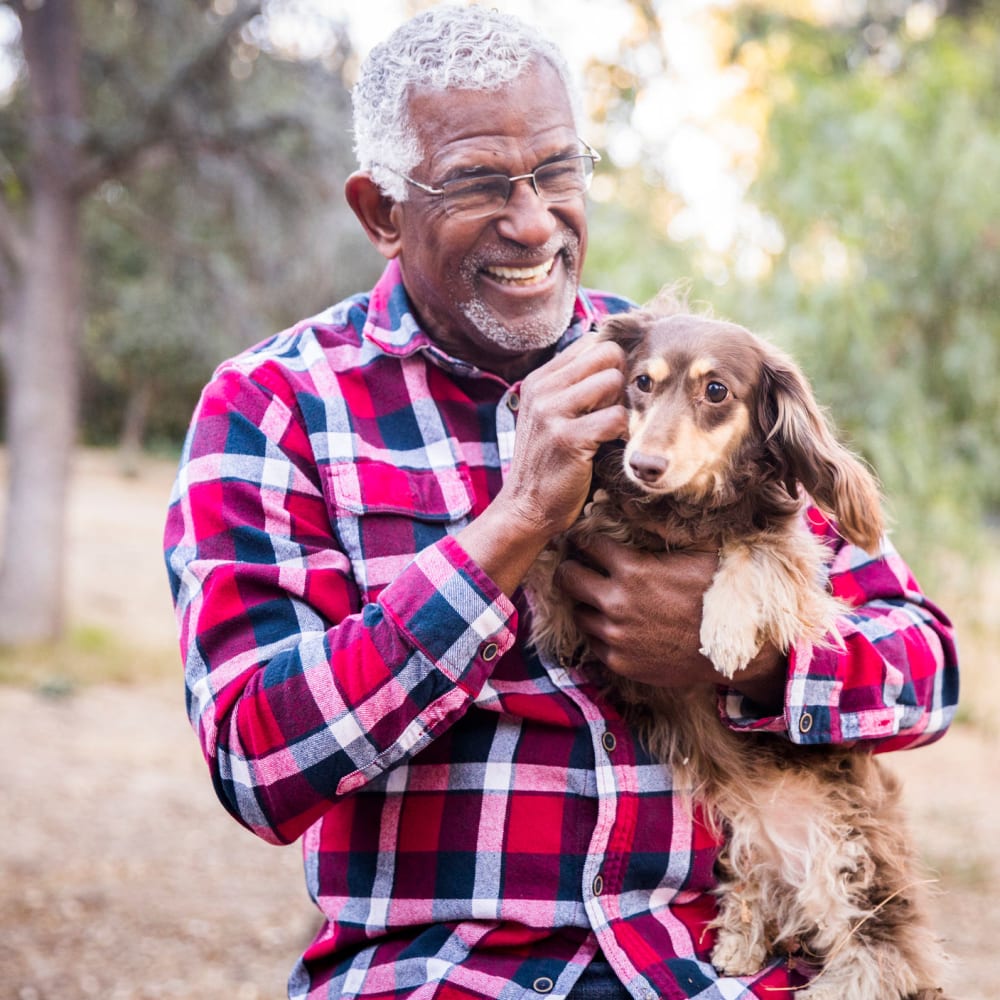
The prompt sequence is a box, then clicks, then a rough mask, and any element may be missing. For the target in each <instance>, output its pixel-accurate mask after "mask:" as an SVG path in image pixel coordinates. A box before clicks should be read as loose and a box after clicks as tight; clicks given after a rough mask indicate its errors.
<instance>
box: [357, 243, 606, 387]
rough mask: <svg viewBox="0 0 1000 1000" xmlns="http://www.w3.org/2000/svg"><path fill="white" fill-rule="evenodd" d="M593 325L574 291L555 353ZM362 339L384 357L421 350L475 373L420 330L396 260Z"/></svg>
mask: <svg viewBox="0 0 1000 1000" xmlns="http://www.w3.org/2000/svg"><path fill="white" fill-rule="evenodd" d="M596 322H597V314H596V312H595V310H594V306H593V304H592V303H591V301H590V297H589V296H588V295H587V292H586V290H585V289H582V288H581V289H579V290H578V291H577V296H576V303H575V305H574V307H573V320H572V322H571V323H570V326H569V328H568V329H567V330H566V332H565V333H564V334H563V335H562V337H560V339H559V342H558V343H557V345H556V351H557V352H558V351H561V350H563V348H565V347H567V346H569V344H571V343H573V341H574V340H576V339H577V338H578V337H580V336H581V335H582V334H583V333H584V332H586V331H587V330H589V329H592V328H593V327H594V325H595V324H596ZM363 335H364V337H365V338H366V339H368V340H369V341H371V342H372V343H373V344H375V345H377V346H378V347H379V348H381V350H383V351H385V352H386V354H392V355H394V356H396V357H409V356H410V355H411V354H415V353H416V352H417V351H422V350H423V351H428V352H429V353H431V354H433V355H434V356H435V357H436V358H437V359H439V360H440V361H442V362H444V363H446V364H449V365H450V366H453V367H455V368H456V369H457V370H461V371H464V372H466V373H469V372H473V371H477V370H478V369H476V368H475V366H473V365H470V364H469V363H468V362H466V361H460V360H459V359H457V358H453V357H451V356H450V355H449V354H448V353H447V352H445V351H443V350H442V349H441V348H440V347H439V346H438V345H437V344H435V343H434V341H433V340H432V339H431V337H430V336H429V335H428V334H427V333H426V332H425V331H424V330H423V329H422V328H421V326H420V323H419V321H418V320H417V317H416V316H415V315H414V312H413V308H412V306H411V304H410V299H409V296H408V295H407V294H406V289H405V288H404V287H403V275H402V272H401V271H400V268H399V262H398V261H397V260H391V261H389V263H388V264H387V265H386V268H385V270H384V271H383V272H382V276H381V278H379V280H378V282H377V284H376V285H375V287H374V288H373V289H372V293H371V296H370V297H369V300H368V316H367V319H366V321H365V328H364V333H363Z"/></svg>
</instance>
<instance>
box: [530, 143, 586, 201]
mask: <svg viewBox="0 0 1000 1000" xmlns="http://www.w3.org/2000/svg"><path fill="white" fill-rule="evenodd" d="M593 176H594V161H593V160H592V159H591V158H590V157H589V156H587V155H585V154H584V155H581V156H567V157H566V159H564V160H555V161H554V162H553V163H546V164H543V165H542V166H540V167H539V168H538V169H537V170H536V171H535V187H536V188H537V190H538V193H539V194H540V195H541V196H542V197H543V198H544V199H545V200H546V201H567V200H569V199H570V198H576V197H578V196H579V195H581V194H583V193H584V191H586V190H587V188H589V187H590V179H591V178H592V177H593Z"/></svg>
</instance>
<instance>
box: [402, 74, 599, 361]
mask: <svg viewBox="0 0 1000 1000" xmlns="http://www.w3.org/2000/svg"><path fill="white" fill-rule="evenodd" d="M410 112H411V117H412V120H413V123H414V126H415V129H416V132H417V138H418V141H419V144H420V148H421V149H422V150H424V158H423V160H422V161H421V162H420V163H419V164H418V165H417V166H416V167H414V168H413V170H412V171H411V174H410V175H411V176H412V177H413V178H414V179H415V180H417V181H420V182H421V183H423V184H427V185H429V186H432V187H437V186H439V185H440V184H442V183H443V182H445V181H449V180H453V179H455V178H458V177H464V176H470V175H475V174H477V173H500V174H505V175H507V176H518V175H521V174H527V173H530V172H531V171H532V170H534V169H535V168H536V167H538V166H540V165H541V164H543V163H546V162H549V161H551V160H553V159H557V158H558V157H560V156H567V155H573V154H574V153H579V152H582V151H583V150H582V148H581V145H580V142H579V140H578V138H577V136H576V132H575V129H574V125H573V112H572V107H571V104H570V100H569V96H568V95H567V93H566V90H565V87H564V86H563V83H562V81H561V80H560V78H559V75H558V74H557V73H556V71H555V70H554V69H553V68H552V67H551V66H550V65H548V64H547V63H536V64H535V65H534V66H532V67H531V68H529V69H528V70H527V71H525V72H524V73H523V74H522V75H521V76H520V77H519V78H518V79H516V80H514V81H513V82H512V83H510V84H509V85H507V86H505V87H503V88H501V89H499V90H495V91H472V90H455V91H444V92H441V91H427V90H423V91H416V92H415V93H414V94H412V95H411V97H410ZM393 213H394V216H395V221H396V223H397V225H398V227H399V234H400V240H399V250H398V257H399V262H400V267H401V269H402V273H403V282H404V285H405V286H406V290H407V293H408V294H409V296H410V299H411V301H412V302H413V305H414V307H415V309H416V311H417V314H418V315H419V317H420V319H421V322H422V324H423V326H424V328H425V329H426V330H427V332H428V333H429V334H430V335H431V336H432V337H433V338H434V340H435V341H436V342H437V343H439V344H440V345H441V346H442V347H444V348H445V349H446V350H449V351H450V352H452V353H453V354H455V355H456V356H457V357H460V358H462V359H463V360H466V361H470V362H472V363H474V364H477V365H479V366H481V367H483V368H486V369H488V370H492V371H496V372H498V373H499V374H502V375H505V376H507V377H509V378H511V379H513V378H516V377H520V376H521V375H523V374H525V373H526V372H527V371H528V370H530V369H531V368H533V367H534V366H535V364H536V363H537V362H538V361H540V360H541V359H542V357H544V356H545V354H546V353H547V352H548V350H549V349H550V348H551V347H552V345H553V344H555V342H556V341H557V340H558V339H559V337H560V336H561V335H562V333H563V331H564V330H565V329H566V327H567V326H568V325H569V322H570V319H571V318H572V315H573V305H574V302H575V299H576V291H577V287H578V285H579V281H580V272H581V270H582V267H583V258H584V253H585V251H586V240H587V223H586V214H585V199H584V196H583V195H582V194H581V195H579V196H578V197H574V198H572V199H571V200H570V201H564V202H559V203H557V204H550V203H545V202H543V201H542V200H541V199H540V198H539V197H538V195H537V194H535V191H534V189H533V187H532V185H531V182H530V180H524V181H518V182H517V183H516V184H515V185H514V187H513V189H512V190H511V194H510V198H509V200H508V202H507V205H506V206H505V207H504V208H503V209H501V210H500V211H499V212H497V213H496V214H494V215H491V216H488V217H486V218H479V219H471V220H469V219H463V218H460V217H457V216H452V215H448V214H447V213H446V212H445V210H444V205H443V199H442V198H441V197H440V196H436V195H431V194H427V193H426V192H424V191H421V190H420V189H419V188H416V187H411V191H410V197H409V199H408V200H407V201H405V202H400V203H397V204H395V205H394V206H393Z"/></svg>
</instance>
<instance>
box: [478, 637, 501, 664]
mask: <svg viewBox="0 0 1000 1000" xmlns="http://www.w3.org/2000/svg"><path fill="white" fill-rule="evenodd" d="M499 652H500V647H499V646H498V645H497V644H496V643H495V642H487V643H485V644H484V645H483V647H482V648H481V649H480V651H479V655H480V656H482V658H483V659H484V660H485V661H486V662H487V663H489V662H490V660H495V659H496V658H497V653H499Z"/></svg>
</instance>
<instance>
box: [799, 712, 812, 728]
mask: <svg viewBox="0 0 1000 1000" xmlns="http://www.w3.org/2000/svg"><path fill="white" fill-rule="evenodd" d="M812 727H813V717H812V716H811V715H810V714H809V713H808V712H803V713H802V715H801V716H799V732H800V733H808V732H809V730H810V729H812Z"/></svg>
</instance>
